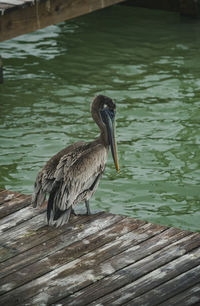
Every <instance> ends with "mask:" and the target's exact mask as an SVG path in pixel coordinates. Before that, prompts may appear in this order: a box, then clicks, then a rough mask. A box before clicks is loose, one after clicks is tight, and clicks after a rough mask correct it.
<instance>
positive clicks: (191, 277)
mask: <svg viewBox="0 0 200 306" xmlns="http://www.w3.org/2000/svg"><path fill="white" fill-rule="evenodd" d="M195 255H196V256H198V257H199V258H200V256H199V255H200V251H199V252H194V254H193V256H195ZM191 256H192V255H191ZM198 262H199V261H198ZM199 276H200V265H197V266H195V267H194V268H192V269H190V270H189V271H186V272H184V273H181V274H180V275H178V276H177V277H175V278H174V279H172V280H170V281H168V282H166V283H164V284H162V285H160V286H157V287H156V288H155V289H153V290H151V291H149V292H147V293H146V294H143V295H141V296H140V297H137V298H135V299H133V300H131V301H129V302H128V303H126V304H124V305H126V306H132V305H134V306H141V305H146V306H152V305H160V303H162V302H163V301H166V300H167V299H169V298H170V297H171V296H173V295H175V294H179V293H180V292H183V291H184V290H186V289H187V288H189V287H191V286H193V285H196V284H199ZM192 304H194V303H191V304H190V305H192ZM115 305H117V304H115ZM118 305H119V304H118ZM168 305H171V304H168ZM176 305H177V304H176ZM181 305H186V304H185V301H184V302H183V304H181Z"/></svg>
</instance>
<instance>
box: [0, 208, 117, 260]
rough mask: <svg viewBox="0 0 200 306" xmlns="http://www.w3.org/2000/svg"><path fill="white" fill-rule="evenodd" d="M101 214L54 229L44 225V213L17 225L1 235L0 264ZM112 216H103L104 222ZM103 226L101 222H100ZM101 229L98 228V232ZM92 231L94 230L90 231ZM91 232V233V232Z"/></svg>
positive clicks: (72, 220) (79, 226)
mask: <svg viewBox="0 0 200 306" xmlns="http://www.w3.org/2000/svg"><path fill="white" fill-rule="evenodd" d="M101 214H103V213H97V214H95V215H92V216H89V217H88V216H80V217H72V218H71V219H70V223H69V224H66V225H65V226H63V227H61V228H59V229H55V228H54V227H49V226H47V225H46V223H45V217H46V213H43V214H40V215H37V216H36V217H33V218H32V219H30V220H28V221H25V222H23V223H22V224H19V225H18V226H17V227H16V228H15V231H13V230H12V229H11V230H8V231H7V232H5V233H3V234H2V235H1V243H0V255H1V256H0V262H2V261H4V260H7V259H9V258H11V257H14V256H16V255H18V254H20V253H22V252H24V251H26V250H28V249H31V248H33V247H34V246H36V245H39V244H41V243H46V242H47V241H48V240H49V239H51V238H53V237H57V236H59V235H60V234H62V233H65V234H66V232H70V233H71V232H72V231H73V230H74V227H76V226H77V227H78V229H80V230H81V229H83V228H84V225H83V224H84V223H85V222H89V221H90V220H92V221H93V222H95V220H96V219H97V218H98V217H99V215H101ZM114 217H115V216H114V215H111V214H104V219H105V222H108V220H107V219H108V218H110V219H111V218H114ZM102 224H103V221H102ZM101 228H102V227H101V226H99V230H100V229H101ZM92 230H94V228H93V229H92ZM92 230H91V232H92Z"/></svg>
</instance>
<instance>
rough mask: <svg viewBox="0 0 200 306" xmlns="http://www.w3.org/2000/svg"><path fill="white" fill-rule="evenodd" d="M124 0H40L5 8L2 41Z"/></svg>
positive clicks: (0, 18)
mask: <svg viewBox="0 0 200 306" xmlns="http://www.w3.org/2000/svg"><path fill="white" fill-rule="evenodd" d="M123 1H124V0H84V1H82V0H65V1H63V0H42V1H41V0H40V1H35V2H34V3H32V4H31V3H30V2H29V3H28V4H26V5H24V4H23V5H22V6H16V8H15V9H13V8H12V9H10V10H5V11H4V14H3V15H2V16H0V41H3V40H6V39H10V38H13V37H16V36H18V35H21V34H25V33H29V32H32V31H35V30H37V29H41V28H43V27H46V26H49V25H51V24H55V23H59V22H62V21H65V20H68V19H71V18H74V17H77V16H80V15H84V14H88V13H90V12H93V11H95V10H98V9H102V8H105V7H108V6H110V5H113V4H116V3H119V2H123Z"/></svg>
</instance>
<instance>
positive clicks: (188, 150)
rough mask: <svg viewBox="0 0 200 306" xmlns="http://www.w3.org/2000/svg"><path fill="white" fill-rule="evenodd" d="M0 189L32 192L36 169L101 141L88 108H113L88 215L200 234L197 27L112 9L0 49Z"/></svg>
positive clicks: (163, 15) (165, 16) (174, 17)
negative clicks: (101, 101)
mask: <svg viewBox="0 0 200 306" xmlns="http://www.w3.org/2000/svg"><path fill="white" fill-rule="evenodd" d="M0 48H1V50H0V54H1V55H2V57H3V59H4V77H5V82H4V84H3V85H1V86H0V120H1V134H0V147H1V150H0V155H1V158H0V187H1V188H5V189H10V190H13V191H18V192H22V193H32V191H33V184H34V180H35V177H36V174H37V172H38V171H39V169H40V168H41V167H42V166H43V165H44V164H45V162H46V161H47V160H48V159H49V158H50V157H51V156H52V155H54V154H55V153H57V152H58V151H59V150H61V149H62V148H63V147H65V146H66V145H69V144H71V143H73V142H75V141H79V140H85V141H91V140H93V139H94V138H95V137H96V136H97V134H98V128H97V127H96V125H95V123H94V122H93V120H92V118H91V115H90V112H89V109H90V103H91V101H92V99H93V97H94V96H95V95H97V94H99V93H102V94H105V95H108V96H110V97H111V98H113V99H114V100H115V101H116V103H117V126H116V130H117V139H118V151H119V162H120V173H116V172H115V168H114V165H113V162H112V158H111V156H109V160H108V165H107V168H106V171H105V173H104V175H103V178H102V180H101V183H100V185H99V188H98V190H97V192H96V194H95V196H94V197H93V198H92V199H91V208H93V209H101V210H107V211H110V212H113V213H119V214H124V215H128V216H132V217H136V218H139V219H143V220H148V221H151V222H154V223H160V224H164V225H169V226H175V227H180V228H183V229H190V230H193V231H196V230H199V229H200V221H199V220H200V188H199V183H200V154H199V151H200V119H199V118H200V60H199V59H200V51H199V50H200V22H199V21H191V20H187V19H181V18H180V16H179V15H178V14H176V13H169V12H162V11H153V10H147V9H141V8H133V7H125V6H114V7H111V8H108V9H105V10H101V11H98V12H95V13H92V14H89V15H86V16H83V17H79V18H76V19H74V20H71V21H67V22H65V23H61V24H59V25H55V26H50V27H48V28H46V29H43V30H40V31H37V32H34V33H31V34H28V35H24V36H20V37H18V38H16V39H12V40H10V41H7V42H4V43H1V47H0Z"/></svg>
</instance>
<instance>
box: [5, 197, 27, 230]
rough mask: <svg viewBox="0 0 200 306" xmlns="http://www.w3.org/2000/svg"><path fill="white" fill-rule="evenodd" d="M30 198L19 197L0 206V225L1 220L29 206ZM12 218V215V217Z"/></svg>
mask: <svg viewBox="0 0 200 306" xmlns="http://www.w3.org/2000/svg"><path fill="white" fill-rule="evenodd" d="M30 204H31V196H28V195H24V194H22V195H20V196H18V197H15V198H13V199H11V200H9V201H7V202H4V203H3V204H1V205H0V224H2V222H4V220H3V218H4V217H6V216H8V215H10V214H13V213H14V212H16V211H19V210H20V209H21V208H24V207H27V206H30ZM13 216H14V215H13Z"/></svg>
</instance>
